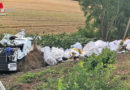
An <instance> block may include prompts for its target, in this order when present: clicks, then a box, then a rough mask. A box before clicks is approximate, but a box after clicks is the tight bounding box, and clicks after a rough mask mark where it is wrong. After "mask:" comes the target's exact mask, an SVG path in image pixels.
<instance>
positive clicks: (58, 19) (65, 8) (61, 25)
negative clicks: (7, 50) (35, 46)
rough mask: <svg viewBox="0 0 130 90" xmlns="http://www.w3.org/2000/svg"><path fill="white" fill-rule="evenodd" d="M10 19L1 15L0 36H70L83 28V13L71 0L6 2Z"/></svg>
mask: <svg viewBox="0 0 130 90" xmlns="http://www.w3.org/2000/svg"><path fill="white" fill-rule="evenodd" d="M4 5H5V8H6V13H7V16H0V33H4V32H9V33H15V32H18V31H19V30H20V29H22V28H25V29H26V30H27V33H43V32H45V33H62V32H66V33H71V32H75V31H76V30H77V27H79V26H84V20H85V18H84V16H83V12H82V11H81V9H80V6H79V5H78V2H76V1H72V0H37V1H36V0H4Z"/></svg>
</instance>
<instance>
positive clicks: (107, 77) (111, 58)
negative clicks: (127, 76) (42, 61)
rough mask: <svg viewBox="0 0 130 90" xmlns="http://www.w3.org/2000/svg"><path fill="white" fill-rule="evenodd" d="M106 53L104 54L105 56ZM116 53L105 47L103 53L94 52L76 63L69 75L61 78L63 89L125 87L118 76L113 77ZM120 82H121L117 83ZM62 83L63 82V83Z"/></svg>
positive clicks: (81, 89)
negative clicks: (96, 53)
mask: <svg viewBox="0 0 130 90" xmlns="http://www.w3.org/2000/svg"><path fill="white" fill-rule="evenodd" d="M103 55H104V56H103ZM115 60H116V54H115V53H114V52H111V51H110V50H109V49H104V50H103V51H102V53H101V55H99V56H96V55H95V54H93V55H92V56H91V57H89V58H88V59H84V60H83V61H81V62H80V63H78V65H76V66H75V67H74V69H73V72H71V73H70V74H69V75H68V76H67V77H65V78H63V79H62V80H61V79H60V82H59V83H60V86H62V87H60V89H61V88H62V90H121V89H123V90H124V89H125V90H127V88H126V87H125V85H124V84H122V82H120V79H119V78H118V77H113V78H111V77H112V75H113V74H112V72H113V71H114V70H115V67H114V65H113V64H114V63H115ZM116 82H120V83H116ZM61 83H62V84H61Z"/></svg>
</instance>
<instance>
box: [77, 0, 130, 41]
mask: <svg viewBox="0 0 130 90" xmlns="http://www.w3.org/2000/svg"><path fill="white" fill-rule="evenodd" d="M79 4H80V5H81V7H82V10H83V11H84V15H85V16H86V28H88V29H90V30H91V28H92V27H95V28H96V29H97V31H98V32H100V37H101V38H102V39H104V40H112V39H119V38H121V37H123V33H124V30H125V28H126V25H127V22H128V18H129V17H130V6H129V5H130V1H129V0H125V1H124V0H79Z"/></svg>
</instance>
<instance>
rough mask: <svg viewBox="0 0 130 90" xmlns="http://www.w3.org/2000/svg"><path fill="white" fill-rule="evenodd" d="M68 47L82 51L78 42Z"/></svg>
mask: <svg viewBox="0 0 130 90" xmlns="http://www.w3.org/2000/svg"><path fill="white" fill-rule="evenodd" d="M70 47H71V48H77V49H82V45H81V43H79V42H77V43H75V44H74V45H71V46H70Z"/></svg>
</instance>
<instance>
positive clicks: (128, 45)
mask: <svg viewBox="0 0 130 90" xmlns="http://www.w3.org/2000/svg"><path fill="white" fill-rule="evenodd" d="M126 49H127V50H129V51H130V43H128V44H127V46H126Z"/></svg>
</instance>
